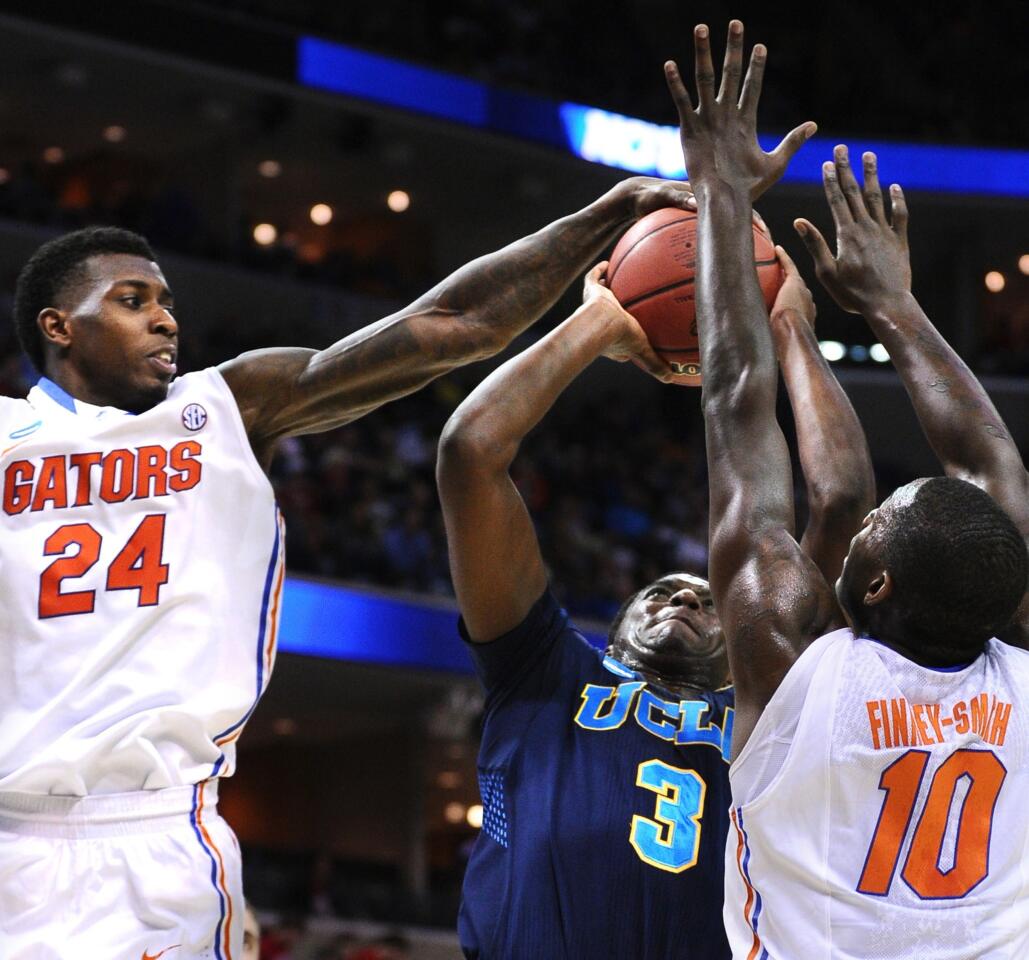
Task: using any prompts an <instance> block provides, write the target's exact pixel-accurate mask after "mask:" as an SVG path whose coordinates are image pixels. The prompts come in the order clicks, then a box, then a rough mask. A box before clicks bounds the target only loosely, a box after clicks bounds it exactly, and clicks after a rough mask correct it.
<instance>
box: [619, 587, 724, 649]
mask: <svg viewBox="0 0 1029 960" xmlns="http://www.w3.org/2000/svg"><path fill="white" fill-rule="evenodd" d="M620 632H621V634H622V637H623V638H624V642H625V644H626V645H627V646H628V647H629V648H630V649H631V650H632V651H633V652H634V653H635V654H636V655H637V656H638V657H639V658H640V659H641V660H642V661H643V662H651V663H653V664H654V665H655V666H658V665H659V662H661V663H660V665H661V666H664V667H665V668H667V661H668V660H669V659H682V658H688V659H690V660H693V661H697V660H705V661H713V660H718V659H722V660H724V659H725V637H724V636H723V634H722V625H721V623H720V622H719V619H718V615H717V614H716V613H715V605H714V600H713V599H712V598H711V588H710V586H709V585H708V582H707V581H706V580H704V579H702V578H701V577H694V576H692V575H691V574H688V573H674V574H669V575H668V576H666V577H662V578H661V579H660V580H655V581H654V582H653V583H652V584H650V586H648V587H647V588H646V589H644V590H643V591H641V593H640V594H639V596H638V597H637V598H636V600H635V601H633V604H632V606H631V607H630V608H629V611H628V613H627V614H626V617H625V620H624V621H623V624H622V629H621V631H620Z"/></svg>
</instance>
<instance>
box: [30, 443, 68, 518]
mask: <svg viewBox="0 0 1029 960" xmlns="http://www.w3.org/2000/svg"><path fill="white" fill-rule="evenodd" d="M47 503H52V504H53V505H54V507H55V508H57V507H66V506H68V478H67V476H66V475H65V472H64V457H63V456H56V457H43V462H42V464H40V467H39V478H38V479H37V480H36V495H35V496H34V497H33V498H32V510H33V512H35V511H36V510H42V509H43V507H45V506H46V505H47Z"/></svg>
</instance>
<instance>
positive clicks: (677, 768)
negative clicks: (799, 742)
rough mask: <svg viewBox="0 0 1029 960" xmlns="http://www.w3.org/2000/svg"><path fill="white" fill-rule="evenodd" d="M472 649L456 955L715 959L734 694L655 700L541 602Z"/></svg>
mask: <svg viewBox="0 0 1029 960" xmlns="http://www.w3.org/2000/svg"><path fill="white" fill-rule="evenodd" d="M462 632H463V627H462ZM466 639H467V638H466ZM469 646H470V648H471V652H472V657H473V658H474V660H475V665H476V669H477V671H478V673H479V677H480V679H481V680H482V682H483V684H484V686H485V688H486V707H485V720H484V726H483V734H482V746H481V748H480V751H479V788H480V791H481V793H482V805H483V823H482V832H481V833H480V835H479V837H478V839H477V841H476V843H475V847H474V849H473V851H472V855H471V858H470V860H469V863H468V870H467V872H466V874H465V880H464V890H463V899H462V904H461V912H460V916H459V919H458V931H459V934H460V938H461V945H462V948H463V949H464V952H465V955H466V956H467V957H469V958H474V960H562V958H565V960H600V958H617V960H668V958H673V957H674V958H677V960H690V958H696V960H720V958H728V957H729V947H728V944H727V942H726V938H725V932H724V930H723V927H722V899H723V882H722V877H723V864H724V860H725V840H726V833H727V830H728V809H729V805H730V796H729V776H728V769H729V768H728V757H729V743H730V739H731V733H732V729H731V728H732V712H733V710H732V702H733V699H732V690H731V689H725V690H719V691H717V692H713V693H704V694H699V695H698V699H695V700H680V699H678V697H676V696H674V695H672V694H670V693H668V692H666V691H663V690H662V689H660V688H656V687H654V686H652V685H651V684H649V683H647V682H646V681H645V680H643V678H642V677H640V676H639V675H638V674H636V673H634V672H633V671H631V670H629V669H627V668H626V667H624V666H623V665H621V664H620V663H618V662H616V661H614V660H612V659H610V658H606V657H605V656H604V655H603V654H602V653H601V652H599V651H597V650H595V649H593V647H591V646H590V645H589V644H588V643H587V642H586V640H585V638H583V636H582V635H581V634H580V633H578V632H577V631H576V630H575V629H574V628H573V627H572V626H570V625H569V623H568V617H567V614H566V613H565V612H564V611H563V610H562V609H561V608H560V607H559V606H558V604H557V602H556V601H555V600H554V597H553V596H552V595H551V593H550V592H549V591H547V592H546V593H544V595H543V596H542V597H541V598H540V599H539V600H538V601H537V603H536V605H535V606H534V607H533V608H532V610H531V611H530V612H529V615H528V616H527V617H526V618H525V620H524V622H523V623H522V624H520V625H519V626H518V627H516V628H515V629H514V630H512V631H511V632H510V633H507V634H505V635H504V636H502V637H500V638H498V639H497V640H494V641H492V642H491V643H484V644H469Z"/></svg>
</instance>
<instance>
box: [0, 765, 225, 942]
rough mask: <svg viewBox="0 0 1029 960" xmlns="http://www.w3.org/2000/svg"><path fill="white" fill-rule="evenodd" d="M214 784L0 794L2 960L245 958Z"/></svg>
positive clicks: (0, 925)
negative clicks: (100, 792)
mask: <svg viewBox="0 0 1029 960" xmlns="http://www.w3.org/2000/svg"><path fill="white" fill-rule="evenodd" d="M216 802H217V784H216V783H215V781H211V780H209V781H206V782H204V783H200V784H197V785H196V786H192V787H173V788H170V789H166V790H152V791H141V792H139V793H121V794H111V795H108V796H95V797H56V796H37V795H33V794H24V793H21V794H18V793H0V957H2V958H3V960H60V958H65V960H66V958H68V957H81V958H83V960H87V958H88V960H93V958H96V960H101V958H103V960H155V958H158V957H161V958H162V960H240V957H241V955H242V950H243V884H242V879H241V876H240V856H239V845H238V844H237V842H236V837H235V836H234V834H233V833H232V831H231V830H230V829H229V826H228V824H227V823H225V821H224V820H222V818H221V817H219V816H218V813H217V809H216V806H215V804H216Z"/></svg>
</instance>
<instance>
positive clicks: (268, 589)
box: [211, 504, 279, 777]
mask: <svg viewBox="0 0 1029 960" xmlns="http://www.w3.org/2000/svg"><path fill="white" fill-rule="evenodd" d="M278 559H279V507H278V504H276V506H275V541H274V542H273V543H272V555H271V559H270V560H269V561H268V572H267V573H266V574H265V576H264V593H263V594H262V596H261V626H260V628H259V629H258V631H257V689H256V691H255V693H254V702H253V703H252V704H251V705H250V709H249V710H247V712H246V713H245V714H243V716H242V717H240V719H239V720H237V721H236V722H235V723H234V724H232V726H230V727H226V728H225V729H224V730H223V731H222V732H221V733H219V734H216V735H215V737H214V740H215V741H218V740H221V738H222V737H226V736H228V735H229V734H230V733H233V732H234V731H236V730H238V729H239V728H240V727H241V726H243V724H244V723H246V722H247V720H249V719H250V714H252V713H253V712H254V710H255V709H256V707H257V703H258V701H259V700H260V699H261V691H262V689H263V683H264V634H265V630H266V629H267V626H268V601H269V599H270V597H271V593H272V583H273V581H274V580H275V567H276V566H277V564H278ZM224 760H225V755H224V754H222V755H221V756H220V757H219V758H218V762H217V763H216V764H215V765H214V769H213V770H212V771H211V776H212V777H215V776H217V775H218V771H219V770H220V769H221V765H222V763H223V762H224Z"/></svg>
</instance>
